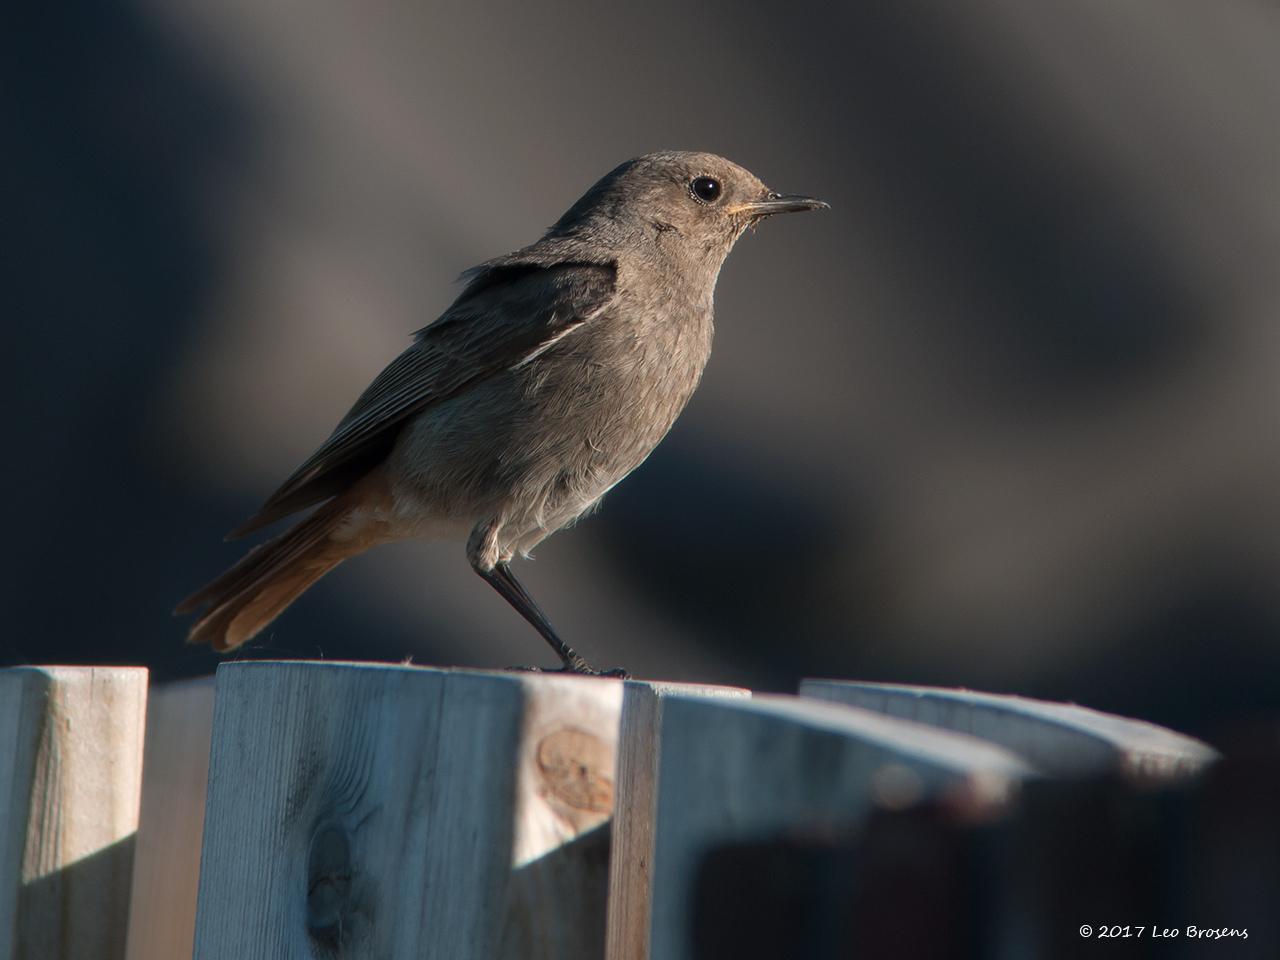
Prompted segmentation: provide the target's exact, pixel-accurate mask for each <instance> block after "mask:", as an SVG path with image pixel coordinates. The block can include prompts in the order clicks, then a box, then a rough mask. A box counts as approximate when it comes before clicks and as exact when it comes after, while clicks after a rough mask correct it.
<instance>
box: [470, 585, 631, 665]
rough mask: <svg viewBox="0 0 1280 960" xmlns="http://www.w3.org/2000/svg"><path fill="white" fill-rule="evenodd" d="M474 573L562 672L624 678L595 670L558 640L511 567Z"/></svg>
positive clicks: (545, 617) (549, 622)
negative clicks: (538, 637)
mask: <svg viewBox="0 0 1280 960" xmlns="http://www.w3.org/2000/svg"><path fill="white" fill-rule="evenodd" d="M476 573H478V574H480V576H482V577H484V579H485V580H486V581H487V582H488V584H489V586H491V587H493V589H495V590H497V591H498V593H500V594H501V595H502V598H503V599H504V600H506V601H507V603H509V604H511V606H513V607H515V609H516V612H517V613H519V614H520V616H522V617H524V618H525V619H526V620H528V621H529V623H531V624H532V625H533V628H534V629H535V630H537V631H538V633H540V634H542V639H544V640H546V641H547V643H549V644H551V649H552V650H554V651H555V652H556V656H558V657H559V658H560V662H561V663H563V664H564V667H563V669H564V670H565V672H570V673H584V674H587V675H589V676H595V677H599V676H625V675H626V671H623V670H607V671H600V670H597V669H596V668H595V667H593V666H591V664H589V663H587V661H586V660H584V659H583V658H582V657H581V656H580V655H579V654H578V652H577V651H576V650H574V649H573V647H571V646H569V645H568V644H567V643H565V642H564V641H563V640H561V639H560V636H559V634H557V633H556V631H555V627H553V626H551V621H550V620H548V619H547V615H546V614H545V613H543V612H542V610H541V608H540V607H539V606H538V605H537V603H535V602H534V600H533V597H531V596H529V591H527V590H525V588H524V586H523V585H522V584H521V583H520V581H519V580H517V579H516V577H515V574H513V573H512V572H511V568H510V567H509V566H507V564H505V563H499V564H495V565H494V567H493V569H491V570H481V569H479V568H478V567H477V569H476Z"/></svg>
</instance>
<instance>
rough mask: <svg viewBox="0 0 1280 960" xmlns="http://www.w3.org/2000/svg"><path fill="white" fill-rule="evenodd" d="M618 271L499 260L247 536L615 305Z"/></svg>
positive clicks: (250, 524)
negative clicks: (429, 416)
mask: <svg viewBox="0 0 1280 960" xmlns="http://www.w3.org/2000/svg"><path fill="white" fill-rule="evenodd" d="M615 279H616V269H615V267H614V266H613V265H612V264H595V263H559V264H554V265H550V266H542V265H538V264H536V263H527V262H524V263H521V262H514V263H513V262H510V261H493V262H492V263H491V264H490V265H488V266H484V267H481V268H480V269H479V270H478V271H477V272H475V273H474V274H473V275H472V279H471V282H470V283H469V284H468V286H467V287H466V289H464V290H463V292H462V294H461V295H460V296H459V297H458V299H457V300H456V301H455V302H454V304H453V305H452V306H451V307H450V308H449V309H448V310H447V311H446V312H445V313H444V314H443V315H442V316H441V317H440V319H438V320H437V321H436V322H435V323H433V324H431V325H430V326H428V327H425V328H423V329H422V330H419V331H418V333H417V334H416V335H415V339H414V343H413V345H412V346H410V347H409V348H408V349H407V350H405V351H404V353H402V354H400V356H398V357H397V358H396V359H395V360H393V361H391V363H390V365H388V367H387V368H386V369H385V370H383V371H382V373H380V374H379V375H378V377H377V379H375V380H374V381H373V383H372V384H370V386H369V388H368V389H367V390H365V392H364V393H363V394H361V395H360V399H358V400H357V401H356V403H355V406H353V407H352V408H351V410H350V411H349V412H348V413H347V415H346V416H345V417H343V418H342V421H341V422H340V423H339V424H338V426H337V427H336V428H335V429H334V431H333V433H332V434H331V435H330V436H329V439H328V440H326V441H325V442H324V443H323V444H321V446H320V449H318V450H317V451H316V452H315V453H313V454H312V455H311V456H310V457H309V458H308V459H307V461H306V462H305V463H303V464H302V466H300V467H299V468H298V469H297V470H295V471H294V473H293V475H292V476H291V477H289V479H288V480H286V481H285V482H284V483H283V484H282V485H281V486H280V489H278V490H277V491H276V492H275V493H273V494H272V495H271V496H270V497H269V498H268V499H267V502H266V503H265V504H263V506H262V509H261V510H259V511H258V512H257V513H256V514H255V515H254V516H252V517H250V518H249V519H248V520H247V521H246V522H245V523H243V524H241V525H240V526H239V527H237V528H236V529H235V530H233V531H232V532H231V533H230V534H228V536H229V537H238V536H243V535H244V534H246V533H250V532H252V531H254V530H257V529H259V528H261V527H264V526H266V525H268V524H270V523H274V522H275V521H276V520H278V519H280V518H281V517H285V516H288V515H289V514H291V513H294V512H296V511H298V510H301V509H303V508H304V507H308V506H311V505H312V504H315V503H319V502H320V501H322V500H326V499H328V498H329V497H332V496H334V495H336V494H338V493H340V492H341V491H342V490H344V489H346V488H347V487H348V486H349V485H350V484H351V483H353V482H354V481H355V480H357V479H359V478H360V477H361V476H363V475H364V474H365V473H367V472H368V471H369V470H370V469H372V467H374V466H375V465H376V464H377V463H378V462H380V461H381V460H382V459H384V458H385V457H386V456H387V455H388V454H389V453H390V451H391V447H392V446H393V445H394V443H395V439H396V436H397V435H398V434H399V432H400V428H401V427H403V426H404V423H405V421H406V420H407V419H408V418H410V417H412V416H413V415H414V414H416V413H418V412H419V411H421V410H423V409H425V408H426V407H429V406H431V405H432V404H434V403H439V402H440V401H442V400H445V399H448V398H449V397H452V396H454V395H456V394H457V393H458V392H459V391H461V390H463V389H465V388H466V387H467V386H469V385H470V384H473V383H475V382H476V381H478V380H482V379H484V378H485V377H489V376H491V375H493V374H495V373H498V372H500V371H502V370H506V369H509V368H511V367H514V366H517V365H519V364H521V363H525V362H528V361H529V360H531V359H533V358H534V357H536V356H537V355H538V354H540V353H541V352H542V351H543V350H545V349H547V348H548V347H549V346H550V345H551V344H553V343H554V342H555V341H557V340H558V339H560V338H561V337H562V336H565V335H566V334H568V333H570V332H572V331H573V330H575V329H577V328H578V327H580V326H582V325H583V324H584V323H587V322H588V321H589V320H591V318H592V317H594V316H596V315H598V314H599V313H600V312H601V311H603V310H604V308H605V307H607V306H608V305H609V302H610V301H611V300H612V299H613V297H614V291H615Z"/></svg>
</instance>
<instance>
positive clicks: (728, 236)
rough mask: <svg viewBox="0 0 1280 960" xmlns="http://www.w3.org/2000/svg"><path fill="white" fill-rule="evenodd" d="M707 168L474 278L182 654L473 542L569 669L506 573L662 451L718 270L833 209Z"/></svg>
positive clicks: (366, 409)
mask: <svg viewBox="0 0 1280 960" xmlns="http://www.w3.org/2000/svg"><path fill="white" fill-rule="evenodd" d="M827 208H828V204H826V203H825V202H823V201H822V200H818V199H816V198H813V197H808V196H800V195H795V194H781V193H778V192H776V191H773V190H771V189H769V188H768V187H766V186H765V185H764V183H762V182H761V181H760V180H759V179H758V178H757V177H756V176H755V175H754V174H752V173H750V172H749V171H747V170H746V169H744V168H743V167H740V166H738V165H737V164H735V163H733V162H731V161H729V160H726V159H725V158H723V157H720V156H717V155H715V154H712V153H703V152H690V151H664V152H658V153H650V154H646V155H644V156H640V157H636V158H634V159H632V160H628V161H626V162H625V163H622V164H621V165H619V166H618V167H616V168H615V169H613V170H612V171H610V172H609V173H608V174H606V175H605V176H604V177H603V178H601V179H600V180H599V181H598V182H597V183H595V184H594V185H593V186H592V187H591V188H590V189H589V190H587V192H586V193H585V194H583V196H582V197H581V198H580V199H579V200H578V201H577V202H576V203H574V204H573V205H572V206H571V207H570V208H569V209H568V211H567V212H565V214H564V215H563V216H562V217H560V219H559V220H557V221H556V222H555V223H554V224H553V225H552V226H551V227H550V228H549V229H548V230H547V231H546V232H545V233H544V235H543V236H542V237H541V239H539V240H538V241H537V242H535V243H533V244H530V245H529V246H526V247H522V248H520V249H518V250H516V251H515V252H513V253H509V254H506V255H505V256H499V257H496V258H494V259H491V260H488V261H485V262H484V263H481V264H480V265H478V266H476V267H473V268H472V269H470V270H468V271H466V272H465V273H464V274H463V275H462V282H463V288H462V291H461V293H459V295H458V297H457V299H456V300H454V302H453V303H452V305H451V306H449V308H448V309H446V310H445V311H444V313H443V314H441V315H440V316H439V318H438V319H436V320H435V321H434V322H433V323H431V324H429V325H428V326H426V327H424V328H422V329H421V330H419V331H417V333H415V334H414V335H413V339H412V342H411V344H410V345H409V347H408V348H407V349H405V350H404V352H403V353H401V354H400V355H399V356H398V357H396V358H395V359H394V360H392V361H391V363H390V364H389V365H388V366H387V367H386V369H384V370H383V371H382V373H380V374H379V375H378V376H377V377H376V378H375V379H374V381H373V383H372V384H371V385H370V386H369V387H368V388H367V389H366V390H365V391H364V393H362V394H361V395H360V397H359V398H358V399H357V400H356V402H355V405H354V406H353V407H352V408H351V409H350V411H349V412H348V413H347V415H346V416H345V417H343V418H342V420H341V421H340V422H339V423H338V425H337V427H336V428H335V429H334V430H333V432H332V434H330V436H329V438H328V439H327V440H325V441H324V442H323V443H322V444H321V445H320V447H319V448H318V449H317V450H316V451H315V452H314V453H313V454H312V455H311V456H310V457H309V458H307V460H306V461H305V462H304V463H302V465H301V466H299V467H298V468H297V469H296V470H295V471H294V472H293V474H292V475H291V476H289V478H288V479H286V480H285V481H284V483H283V484H281V485H280V487H279V489H277V490H276V491H275V492H274V493H273V494H271V496H270V497H268V498H267V500H266V502H265V503H264V504H263V506H262V507H261V509H259V510H258V512H257V513H255V514H254V515H253V516H252V517H250V518H249V519H248V520H246V521H245V522H244V523H242V524H241V525H240V526H238V527H236V528H235V529H234V530H232V531H231V532H230V533H229V534H228V535H227V539H236V538H239V537H242V536H245V535H247V534H250V533H254V532H256V531H259V530H261V529H262V528H264V527H267V526H269V525H272V524H274V523H276V522H277V521H280V520H283V519H284V518H286V517H289V516H292V515H294V514H296V513H299V512H301V511H303V510H307V509H308V508H311V512H310V513H309V514H307V515H306V516H304V517H303V518H302V519H301V520H299V521H298V522H296V523H295V524H294V525H293V526H291V527H289V528H288V529H286V530H285V531H284V532H283V533H280V534H279V535H277V536H275V537H274V538H272V539H269V540H267V541H265V542H264V543H262V544H260V545H259V546H257V547H254V548H253V549H252V550H251V551H250V552H249V553H247V554H246V555H245V556H244V557H243V558H242V559H241V560H240V561H239V562H238V563H236V564H234V565H233V566H232V567H231V568H230V569H228V570H227V571H226V572H225V573H223V574H222V575H221V576H219V577H217V578H216V579H215V580H213V581H212V582H210V583H209V584H207V585H206V586H204V587H202V588H200V589H199V590H197V591H195V592H194V593H192V594H191V595H190V596H188V597H187V598H186V599H184V600H183V601H182V602H181V603H179V604H178V606H177V608H176V609H175V611H174V613H175V614H176V615H182V614H190V613H194V612H197V611H199V614H198V617H197V619H196V620H195V622H194V623H193V624H192V625H191V627H190V630H189V633H188V637H187V639H188V642H190V643H197V644H206V643H207V644H209V645H211V646H212V647H213V648H214V649H215V650H218V651H229V650H234V649H235V648H237V647H239V646H241V645H242V644H244V643H246V642H248V641H249V640H251V639H252V638H253V637H255V636H256V635H257V634H258V633H259V632H261V631H262V630H263V629H264V628H265V627H267V626H268V625H269V624H270V623H271V622H272V621H273V620H274V619H275V618H276V617H277V616H279V615H280V614H281V613H282V612H283V611H284V609H285V608H286V607H288V606H289V605H290V604H291V603H292V602H293V601H294V600H296V599H297V598H298V597H299V596H300V595H301V594H302V593H303V592H304V591H305V590H306V589H307V588H308V587H310V586H311V585H312V584H313V583H315V582H316V581H317V580H319V579H320V578H321V577H322V576H324V574H326V573H327V572H329V571H330V570H332V569H333V568H334V567H336V566H337V565H338V564H340V563H341V562H342V561H344V560H346V559H349V558H351V557H354V556H356V555H358V554H360V553H363V552H364V551H366V550H368V549H370V548H372V547H375V546H378V545H380V544H383V543H388V542H392V541H398V540H406V539H419V540H440V539H446V540H455V541H459V542H464V543H465V545H466V556H467V559H468V560H469V562H470V564H471V566H472V568H473V569H474V570H475V572H476V573H478V574H479V575H480V576H481V577H482V578H484V580H486V581H487V582H488V583H489V584H490V585H491V586H492V587H493V588H494V589H495V590H496V591H497V592H498V593H499V594H500V595H501V596H502V597H503V598H504V599H505V600H506V601H507V602H508V603H509V604H510V605H511V606H512V607H513V608H515V610H516V611H517V612H518V613H519V614H520V615H521V616H522V617H523V618H524V619H525V620H526V621H528V623H529V624H530V625H532V627H533V628H534V629H535V630H537V632H538V633H539V634H540V635H541V636H542V637H543V639H545V640H546V642H547V643H548V644H549V645H550V646H551V648H552V649H553V650H554V651H555V653H556V655H557V656H558V657H559V660H560V666H559V667H558V668H556V669H557V670H559V671H563V672H568V673H579V674H589V675H602V674H604V675H625V671H622V670H612V671H601V670H597V669H596V668H595V667H593V666H592V665H591V664H590V663H589V662H588V661H587V660H586V659H585V658H583V657H582V656H581V655H580V654H579V653H578V652H577V651H576V650H574V649H573V648H572V647H571V646H569V645H568V644H567V643H566V642H565V641H564V640H562V639H561V638H560V636H559V634H558V633H557V632H556V630H555V629H554V628H553V627H552V625H551V622H550V620H549V619H548V618H547V616H546V614H544V613H543V611H542V609H541V608H540V607H539V606H538V604H537V603H536V602H535V601H534V600H533V598H532V597H531V596H530V595H529V593H528V591H527V590H525V588H524V586H523V585H522V584H521V583H520V581H519V580H517V579H516V577H515V575H514V573H513V572H512V570H511V563H512V561H513V560H514V559H515V558H517V557H527V556H528V555H529V552H530V551H531V550H532V549H533V548H534V547H535V546H537V545H538V544H539V543H540V542H542V541H543V540H544V539H546V538H547V537H548V536H550V535H551V534H552V533H554V532H556V531H557V530H560V529H562V528H564V527H567V526H569V525H571V524H573V523H574V522H575V521H576V520H578V519H579V518H581V517H582V516H584V515H586V514H588V513H590V512H592V511H593V510H594V509H596V508H597V507H598V505H599V504H600V501H601V498H602V497H603V496H604V495H605V493H606V492H607V491H608V490H609V489H610V488H612V487H613V486H614V485H615V484H617V483H618V482H619V481H621V480H622V479H623V478H624V477H626V476H627V475H628V474H629V473H631V471H632V470H634V469H635V468H636V467H638V466H639V465H640V464H641V463H642V462H643V461H644V460H645V458H646V457H648V456H649V454H650V453H651V452H652V451H653V449H654V448H655V447H656V446H657V445H658V443H659V441H661V440H662V438H663V437H664V436H665V435H666V434H667V432H668V430H670V428H671V426H672V424H673V423H674V422H675V420H676V418H677V417H678V416H679V414H680V413H681V411H682V410H683V409H684V407H685V405H686V404H687V403H688V401H689V399H690V397H691V396H692V395H693V392H694V390H695V388H696V387H697V385H698V382H699V380H700V378H701V376H702V372H703V368H704V367H705V365H706V363H707V359H708V357H709V356H710V353H711V342H712V334H713V300H714V293H715V286H716V280H717V278H718V276H719V273H720V268H721V266H722V265H723V263H724V261H725V258H726V257H727V256H728V255H729V252H730V251H731V250H732V249H733V247H734V245H735V244H736V243H737V241H738V239H739V238H740V237H741V236H742V235H743V233H744V232H745V231H746V230H747V229H748V228H750V227H754V226H756V225H757V224H759V223H760V222H761V221H763V220H765V219H766V218H768V217H771V216H774V215H777V214H782V213H794V212H800V211H807V210H819V209H827Z"/></svg>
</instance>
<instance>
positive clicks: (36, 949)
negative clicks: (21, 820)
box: [13, 837, 135, 960]
mask: <svg viewBox="0 0 1280 960" xmlns="http://www.w3.org/2000/svg"><path fill="white" fill-rule="evenodd" d="M134 840H135V838H134V837H126V838H125V839H123V840H119V841H117V842H115V843H113V844H111V845H110V846H107V847H104V848H103V849H101V850H99V851H97V852H96V853H91V854H89V855H88V856H87V857H82V858H81V859H79V860H76V861H75V862H74V863H69V864H67V865H66V866H64V867H59V868H58V869H56V870H54V871H52V872H51V873H47V874H45V875H44V876H41V877H39V878H37V879H35V880H31V881H29V882H27V883H25V884H23V887H22V890H21V892H20V893H19V895H18V916H19V917H21V918H22V922H21V923H20V924H19V925H18V931H17V949H16V951H15V953H14V954H13V956H14V960H47V958H51V957H67V958H78V957H83V956H86V953H85V945H86V944H92V949H93V950H94V951H95V952H94V953H93V954H92V955H93V956H102V957H123V956H124V950H125V934H126V929H125V923H124V922H123V921H124V918H125V917H127V916H128V915H129V887H130V878H131V877H132V874H133V860H134Z"/></svg>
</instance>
